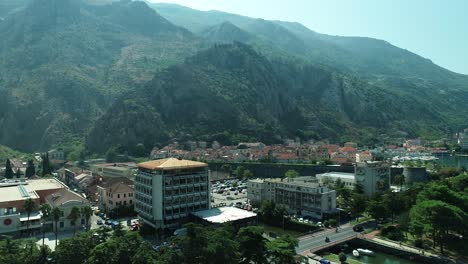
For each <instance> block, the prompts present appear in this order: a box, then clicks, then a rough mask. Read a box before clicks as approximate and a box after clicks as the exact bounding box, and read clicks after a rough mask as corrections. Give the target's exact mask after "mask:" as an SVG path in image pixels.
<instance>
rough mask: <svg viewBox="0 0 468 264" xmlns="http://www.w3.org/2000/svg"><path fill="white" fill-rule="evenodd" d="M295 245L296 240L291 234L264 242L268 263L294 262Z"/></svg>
mask: <svg viewBox="0 0 468 264" xmlns="http://www.w3.org/2000/svg"><path fill="white" fill-rule="evenodd" d="M296 246H297V240H296V239H295V238H293V237H291V236H282V237H278V238H276V239H274V240H271V241H268V242H267V243H266V247H267V249H268V253H269V258H268V259H269V260H270V262H269V263H275V264H283V263H294V262H295V260H294V257H295V256H296V250H295V247H296Z"/></svg>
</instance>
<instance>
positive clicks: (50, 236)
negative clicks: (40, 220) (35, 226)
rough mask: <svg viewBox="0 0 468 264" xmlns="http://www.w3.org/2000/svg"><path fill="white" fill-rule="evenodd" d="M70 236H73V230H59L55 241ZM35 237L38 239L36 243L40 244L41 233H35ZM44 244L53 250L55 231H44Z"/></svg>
mask: <svg viewBox="0 0 468 264" xmlns="http://www.w3.org/2000/svg"><path fill="white" fill-rule="evenodd" d="M72 236H73V231H64V232H59V233H58V236H57V238H58V239H57V243H58V242H59V241H60V240H62V239H65V238H69V237H72ZM36 238H37V239H38V240H37V241H36V244H37V245H39V246H42V234H41V235H37V236H36ZM44 245H47V246H48V247H49V248H50V250H52V251H54V250H55V233H53V232H49V233H45V239H44Z"/></svg>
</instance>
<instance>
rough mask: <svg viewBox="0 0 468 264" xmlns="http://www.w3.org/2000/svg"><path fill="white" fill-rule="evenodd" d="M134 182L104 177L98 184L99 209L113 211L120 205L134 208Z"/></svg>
mask: <svg viewBox="0 0 468 264" xmlns="http://www.w3.org/2000/svg"><path fill="white" fill-rule="evenodd" d="M133 188H134V186H133V182H132V181H131V180H129V179H128V178H126V177H118V178H115V177H105V178H104V177H102V178H101V179H100V182H99V183H98V184H97V186H96V189H97V194H98V207H99V209H100V210H103V211H108V210H112V209H114V208H116V207H118V206H119V205H125V206H132V207H133V206H134V204H135V198H134V190H133Z"/></svg>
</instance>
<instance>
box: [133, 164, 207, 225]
mask: <svg viewBox="0 0 468 264" xmlns="http://www.w3.org/2000/svg"><path fill="white" fill-rule="evenodd" d="M209 208H210V190H209V179H208V164H206V163H202V162H196V161H190V160H182V159H176V158H168V159H160V160H153V161H148V162H143V163H140V164H138V172H137V175H136V177H135V211H136V212H137V213H138V215H139V217H140V219H141V220H142V221H143V222H144V223H147V224H149V225H151V226H153V227H154V228H174V227H178V226H180V224H182V223H184V222H185V221H186V220H187V217H188V215H189V214H190V213H192V212H197V211H202V210H206V209H209Z"/></svg>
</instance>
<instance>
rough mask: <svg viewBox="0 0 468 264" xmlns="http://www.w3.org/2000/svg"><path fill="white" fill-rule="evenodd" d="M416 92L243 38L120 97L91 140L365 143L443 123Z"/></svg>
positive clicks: (99, 145) (134, 144)
mask: <svg viewBox="0 0 468 264" xmlns="http://www.w3.org/2000/svg"><path fill="white" fill-rule="evenodd" d="M412 100H414V98H405V97H401V96H399V95H398V94H396V93H395V94H392V93H389V92H388V91H385V89H384V88H382V87H379V86H375V85H372V84H370V83H368V82H367V81H365V80H362V79H359V78H356V77H352V76H345V75H342V74H339V73H336V72H333V71H329V70H327V69H323V68H318V67H316V66H313V65H307V66H303V65H298V64H293V63H291V62H289V61H270V60H269V59H267V58H266V57H264V56H262V55H259V54H258V53H257V52H256V51H255V50H254V49H253V48H252V47H250V46H247V45H245V44H241V43H235V44H228V45H216V46H215V47H213V48H211V49H209V50H206V51H202V52H200V53H199V54H197V55H195V56H194V57H191V58H189V59H187V61H186V62H185V63H183V64H181V65H177V66H173V67H170V68H169V69H167V70H165V71H163V72H161V73H159V74H157V75H156V76H155V78H154V79H153V80H152V81H151V82H150V83H148V84H147V85H146V87H145V88H144V89H143V90H142V91H138V92H136V93H131V94H128V95H125V96H124V97H122V98H121V99H120V100H119V101H117V102H116V103H115V104H114V105H113V106H112V107H111V109H110V110H109V112H108V113H107V114H105V115H104V116H103V117H102V118H101V119H100V120H99V121H98V122H97V123H96V126H95V128H94V129H93V130H92V131H91V133H90V135H89V137H88V138H87V147H88V148H89V149H90V150H92V151H94V152H101V153H102V152H105V151H106V150H107V149H108V148H109V147H118V148H120V149H121V150H122V151H123V150H129V151H130V152H131V153H135V152H136V151H137V150H138V149H141V148H142V147H144V148H145V149H146V150H150V149H151V148H152V147H153V146H154V145H156V144H158V143H162V142H165V141H167V140H174V139H177V140H182V141H183V140H192V139H197V140H218V141H221V142H222V143H224V144H232V143H236V142H238V141H241V140H262V141H264V142H266V143H274V142H279V141H281V139H282V138H284V137H292V136H299V137H301V138H303V139H310V138H329V139H332V140H344V139H345V138H347V137H353V138H355V139H358V140H363V141H368V142H369V141H370V140H372V138H373V136H374V135H378V134H379V133H396V134H398V133H399V131H405V132H406V133H409V134H410V135H416V134H420V133H422V132H424V129H431V130H433V132H434V133H437V132H441V131H443V129H444V125H445V121H444V118H443V116H442V115H441V114H440V113H438V112H437V111H434V110H433V109H431V107H430V106H426V105H424V104H417V105H411V101H412ZM419 120H424V122H423V124H422V125H421V122H419Z"/></svg>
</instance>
